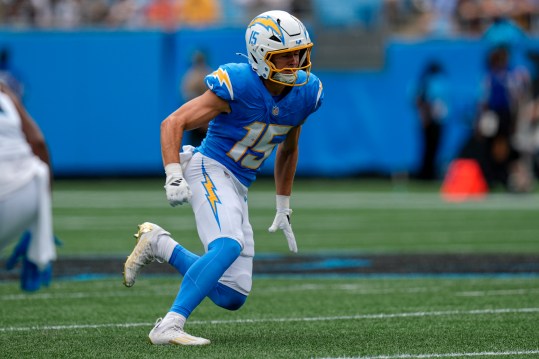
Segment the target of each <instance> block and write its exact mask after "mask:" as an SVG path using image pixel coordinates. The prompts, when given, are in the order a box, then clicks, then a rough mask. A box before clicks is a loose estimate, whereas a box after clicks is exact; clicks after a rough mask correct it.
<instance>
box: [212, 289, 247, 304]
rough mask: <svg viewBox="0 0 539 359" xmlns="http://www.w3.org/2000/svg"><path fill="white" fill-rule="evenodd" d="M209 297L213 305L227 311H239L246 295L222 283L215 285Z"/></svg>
mask: <svg viewBox="0 0 539 359" xmlns="http://www.w3.org/2000/svg"><path fill="white" fill-rule="evenodd" d="M209 297H210V299H211V300H212V301H213V302H214V303H215V304H217V305H218V306H220V307H221V308H224V309H228V310H238V309H240V308H241V307H242V306H243V305H244V304H245V301H246V300H247V296H246V295H244V294H242V293H240V292H238V291H237V290H235V289H232V288H231V287H229V286H226V285H224V284H222V283H218V284H217V286H216V287H215V289H214V290H213V291H212V293H210V295H209Z"/></svg>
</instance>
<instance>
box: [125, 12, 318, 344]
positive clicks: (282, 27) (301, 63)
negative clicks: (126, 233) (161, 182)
mask: <svg viewBox="0 0 539 359" xmlns="http://www.w3.org/2000/svg"><path fill="white" fill-rule="evenodd" d="M245 41H246V45H247V57H248V62H249V63H230V64H226V65H222V66H220V67H219V68H218V69H217V70H216V71H214V72H213V73H211V74H209V75H208V76H206V78H205V81H206V86H207V88H208V90H207V91H206V92H205V93H204V94H202V95H201V96H199V97H197V98H194V99H193V100H191V101H189V102H187V103H186V104H184V105H183V106H181V107H180V108H179V109H177V110H176V111H175V112H173V113H172V114H171V115H170V116H168V117H167V118H166V119H165V120H164V121H163V122H162V124H161V151H162V157H163V164H164V166H165V173H166V182H165V189H166V196H167V199H168V201H169V203H170V204H171V205H172V206H176V205H181V204H184V203H190V204H191V207H192V208H193V212H194V214H195V218H196V225H197V230H198V234H199V237H200V240H201V241H202V244H203V245H204V249H205V254H204V255H202V256H198V255H196V254H193V253H191V252H189V251H188V250H187V249H186V248H184V247H182V246H181V245H180V244H178V243H177V242H176V241H175V240H173V239H172V237H171V235H170V233H169V232H167V231H165V230H164V229H163V228H161V227H159V226H157V225H155V224H153V223H144V224H142V225H140V226H139V230H138V233H137V234H136V235H135V236H136V238H137V239H138V241H137V245H136V246H135V248H134V250H133V252H132V253H131V255H130V256H129V257H128V259H127V261H126V263H125V265H124V284H125V285H126V286H128V287H130V286H132V285H133V284H134V282H135V278H136V275H137V273H138V271H139V270H140V268H141V267H142V266H144V265H145V264H148V263H150V262H152V261H153V260H157V261H163V262H164V261H166V262H168V263H170V264H171V265H172V266H174V267H175V268H176V269H177V270H178V271H179V272H180V273H181V274H182V275H183V281H182V283H181V286H180V290H179V292H178V295H177V297H176V299H175V301H174V303H173V304H172V307H171V308H170V310H169V312H168V313H167V314H166V316H165V317H164V318H163V319H158V321H157V323H156V325H155V327H154V328H153V329H152V330H151V332H150V334H149V337H150V341H151V342H152V343H153V344H180V345H206V344H209V343H210V341H209V340H208V339H205V338H199V337H195V336H192V335H189V334H187V333H186V332H185V331H184V329H183V328H184V324H185V321H186V319H187V318H188V317H189V315H190V314H191V313H192V311H193V310H194V309H195V308H196V307H197V306H198V305H199V304H200V303H201V301H202V300H203V299H204V298H205V297H209V298H210V299H211V300H212V301H213V302H214V303H215V304H217V305H218V306H220V307H223V308H226V309H229V310H237V309H239V308H240V307H241V306H242V305H243V304H244V303H245V300H246V299H247V296H248V295H249V292H250V291H251V283H252V270H253V256H254V241H253V230H252V228H251V225H250V223H249V215H248V195H247V193H248V188H249V186H250V185H251V183H252V182H253V181H254V180H255V178H256V175H257V172H258V171H259V168H260V166H261V165H262V163H264V161H265V160H266V159H267V158H268V157H269V156H270V154H271V153H272V151H273V150H274V148H275V147H277V153H276V159H275V169H274V172H275V173H274V177H275V185H276V208H277V213H276V216H275V219H274V221H273V224H272V225H271V226H270V228H269V231H271V232H275V231H276V230H277V229H281V230H283V231H284V234H285V237H286V239H287V240H288V246H289V249H290V250H291V251H292V252H297V247H296V241H295V237H294V233H293V232H292V227H291V225H290V214H291V213H292V210H291V209H290V194H291V192H292V184H293V181H294V175H295V171H296V164H297V161H298V139H299V136H300V131H301V126H302V124H303V123H304V122H305V120H306V119H307V117H308V116H309V115H310V114H312V113H313V112H315V111H316V110H317V109H318V108H319V107H320V105H321V103H322V101H323V96H324V95H323V88H322V83H321V82H320V80H319V79H318V78H317V77H316V76H315V75H314V74H312V73H311V59H310V55H311V49H312V46H313V43H312V42H311V40H310V38H309V34H308V32H307V30H306V28H305V26H304V25H303V24H302V23H301V21H299V20H298V19H297V18H296V17H294V16H292V15H290V14H289V13H287V12H284V11H268V12H265V13H262V14H260V15H259V16H257V17H255V18H254V19H253V20H252V21H251V23H250V24H249V25H248V27H247V31H246V34H245ZM206 124H209V127H208V132H207V136H206V138H205V139H204V141H203V142H202V144H201V145H200V146H199V147H197V148H190V147H187V146H184V148H183V151H182V152H181V154H180V144H181V142H182V138H183V134H184V132H185V131H189V130H192V129H195V128H198V127H200V126H204V125H206Z"/></svg>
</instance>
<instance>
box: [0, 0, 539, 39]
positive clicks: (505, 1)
mask: <svg viewBox="0 0 539 359" xmlns="http://www.w3.org/2000/svg"><path fill="white" fill-rule="evenodd" d="M268 8H275V9H282V10H286V11H290V12H292V13H294V14H296V15H297V16H298V17H300V18H302V19H304V21H305V22H307V23H310V22H321V23H323V24H324V25H327V26H332V25H333V26H363V27H368V28H373V27H384V28H385V29H387V30H389V31H390V32H397V33H403V34H410V35H422V34H428V33H438V34H445V35H457V34H458V35H462V34H469V35H478V34H481V33H482V32H483V31H484V30H485V28H486V27H488V26H489V24H490V23H492V21H494V19H495V18H497V17H499V16H501V15H503V16H508V17H510V18H512V19H513V20H515V22H516V23H518V24H519V26H521V27H522V28H523V29H524V30H525V31H528V32H530V33H537V32H539V21H538V18H539V0H0V22H1V23H2V25H3V26H10V27H11V26H14V27H22V28H25V27H37V28H64V29H65V28H67V29H69V28H78V27H110V28H147V27H149V28H152V27H158V28H175V29H177V28H181V27H184V26H197V25H201V26H208V25H219V26H222V25H241V26H243V24H244V23H245V22H246V21H249V19H251V18H252V17H254V16H255V15H256V14H259V13H260V12H262V11H264V10H266V9H268Z"/></svg>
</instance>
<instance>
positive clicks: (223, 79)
mask: <svg viewBox="0 0 539 359" xmlns="http://www.w3.org/2000/svg"><path fill="white" fill-rule="evenodd" d="M211 75H212V76H213V77H214V78H216V79H217V80H219V85H220V86H223V85H224V86H225V87H226V89H227V90H228V93H229V94H230V99H231V100H234V91H233V90H232V83H231V82H230V77H229V76H228V72H226V70H225V69H223V68H220V67H219V69H217V70H216V71H214V72H213V73H212V74H211ZM208 87H209V88H210V90H211V89H213V85H212V86H210V84H208Z"/></svg>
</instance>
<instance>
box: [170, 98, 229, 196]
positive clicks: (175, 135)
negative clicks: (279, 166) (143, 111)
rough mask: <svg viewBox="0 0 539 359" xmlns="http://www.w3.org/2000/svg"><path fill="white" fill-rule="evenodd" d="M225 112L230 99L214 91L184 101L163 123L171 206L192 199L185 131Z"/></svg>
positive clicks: (227, 109)
mask: <svg viewBox="0 0 539 359" xmlns="http://www.w3.org/2000/svg"><path fill="white" fill-rule="evenodd" d="M223 112H226V113H228V112H230V106H229V104H228V102H226V101H225V100H223V99H221V98H219V97H218V96H217V95H215V94H214V93H213V92H211V91H206V92H205V93H204V94H202V95H200V96H199V97H196V98H194V99H192V100H191V101H189V102H187V103H185V104H184V105H183V106H181V107H180V108H179V109H177V110H176V111H174V112H173V113H172V114H170V115H169V116H168V117H167V118H166V119H165V120H164V121H163V122H162V123H161V155H162V157H163V165H164V166H165V173H166V175H167V179H166V182H165V190H166V193H167V199H168V202H169V203H170V205H171V206H176V205H178V204H184V203H187V202H189V199H190V197H191V190H190V189H189V186H188V185H187V182H186V181H185V180H184V179H183V172H182V168H181V166H180V146H181V143H182V139H183V133H184V131H189V130H193V129H195V128H198V127H201V126H205V125H207V124H208V123H209V122H210V121H211V120H212V119H213V118H215V117H216V116H217V115H219V114H220V113H223Z"/></svg>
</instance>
